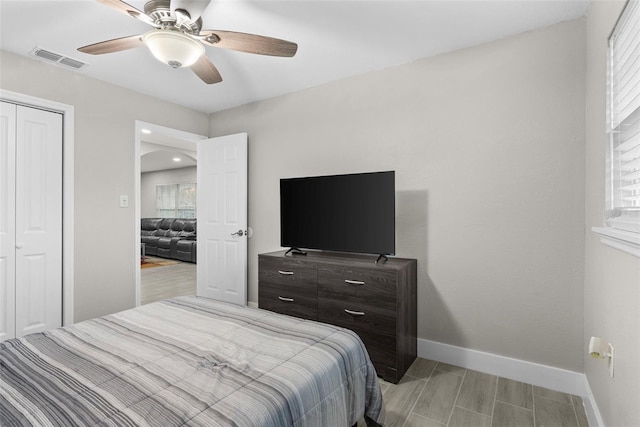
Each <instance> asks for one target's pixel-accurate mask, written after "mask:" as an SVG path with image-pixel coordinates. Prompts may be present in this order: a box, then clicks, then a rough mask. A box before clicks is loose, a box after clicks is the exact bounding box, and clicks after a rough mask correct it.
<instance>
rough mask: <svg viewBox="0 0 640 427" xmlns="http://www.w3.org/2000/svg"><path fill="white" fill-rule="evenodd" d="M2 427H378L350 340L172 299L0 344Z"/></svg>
mask: <svg viewBox="0 0 640 427" xmlns="http://www.w3.org/2000/svg"><path fill="white" fill-rule="evenodd" d="M0 364H1V366H0V368H1V373H0V425H2V426H25V425H26V426H29V425H32V426H94V425H100V426H158V427H170V426H187V425H188V426H208V427H210V426H263V427H283V426H309V427H311V426H318V427H320V426H322V427H333V426H335V427H339V426H352V425H354V424H355V423H357V422H358V420H359V419H360V418H361V417H362V416H365V419H366V421H367V424H368V425H376V424H377V425H383V424H384V418H385V413H384V405H383V402H382V394H381V391H380V386H379V383H378V380H377V377H376V372H375V369H374V368H373V365H372V364H371V362H370V360H369V356H368V354H367V352H366V349H365V347H364V345H363V344H362V342H361V341H360V339H359V338H358V336H357V335H356V334H355V333H353V332H351V331H349V330H347V329H342V328H339V327H336V326H331V325H326V324H323V323H318V322H312V321H305V320H301V319H297V318H293V317H289V316H283V315H280V314H276V313H272V312H269V311H265V310H260V309H253V308H248V307H240V306H235V305H231V304H226V303H221V302H218V301H213V300H209V299H205V298H198V297H180V298H174V299H170V300H166V301H162V302H157V303H153V304H148V305H144V306H140V307H137V308H135V309H131V310H127V311H123V312H120V313H116V314H113V315H109V316H105V317H101V318H97V319H93V320H89V321H85V322H81V323H77V324H75V325H72V326H68V327H64V328H60V329H55V330H52V331H48V332H44V333H37V334H32V335H28V336H26V337H23V338H20V339H13V340H8V341H5V342H3V343H0Z"/></svg>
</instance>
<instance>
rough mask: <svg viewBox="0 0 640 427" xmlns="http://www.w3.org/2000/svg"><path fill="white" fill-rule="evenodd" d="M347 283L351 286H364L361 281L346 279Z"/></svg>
mask: <svg viewBox="0 0 640 427" xmlns="http://www.w3.org/2000/svg"><path fill="white" fill-rule="evenodd" d="M344 281H345V283H348V284H350V285H364V282H362V281H360V280H349V279H344Z"/></svg>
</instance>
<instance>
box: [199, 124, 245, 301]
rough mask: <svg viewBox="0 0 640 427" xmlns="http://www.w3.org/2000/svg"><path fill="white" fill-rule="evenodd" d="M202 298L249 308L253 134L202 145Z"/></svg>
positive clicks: (200, 240)
mask: <svg viewBox="0 0 640 427" xmlns="http://www.w3.org/2000/svg"><path fill="white" fill-rule="evenodd" d="M197 192H198V194H197V199H198V207H197V210H198V212H197V218H198V247H197V276H198V279H197V281H198V283H197V295H198V296H202V297H207V298H212V299H216V300H220V301H226V302H231V303H234V304H239V305H246V304H247V229H248V227H247V134H246V133H240V134H235V135H228V136H223V137H219V138H212V139H206V140H203V141H199V142H198V189H197Z"/></svg>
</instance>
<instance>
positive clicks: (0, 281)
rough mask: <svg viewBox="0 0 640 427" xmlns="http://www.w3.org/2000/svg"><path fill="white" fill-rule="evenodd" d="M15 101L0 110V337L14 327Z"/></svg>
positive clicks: (8, 334)
mask: <svg viewBox="0 0 640 427" xmlns="http://www.w3.org/2000/svg"><path fill="white" fill-rule="evenodd" d="M15 158H16V105H15V104H9V103H6V102H3V103H2V106H1V110H0V341H4V340H6V339H9V338H14V337H15V331H16V310H15V308H16V306H15V299H16V295H15V283H16V268H15V267H16V256H15V254H16V233H15V223H16V216H15V211H16V210H15V200H16V180H15V179H16V178H15V177H16V163H15Z"/></svg>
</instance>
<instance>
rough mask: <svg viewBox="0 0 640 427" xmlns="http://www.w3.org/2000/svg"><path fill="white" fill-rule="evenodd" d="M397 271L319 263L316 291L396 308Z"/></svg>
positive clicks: (330, 295)
mask: <svg viewBox="0 0 640 427" xmlns="http://www.w3.org/2000/svg"><path fill="white" fill-rule="evenodd" d="M396 280H397V274H396V272H395V271H393V270H384V269H368V268H347V267H333V266H331V267H325V266H319V267H318V292H319V295H323V296H325V297H330V298H333V297H339V298H345V297H348V298H350V299H351V298H355V299H358V300H360V301H362V302H370V303H371V304H373V305H380V304H381V303H382V304H384V305H385V306H386V307H388V308H389V309H391V310H395V309H396V294H397V290H396V288H397V286H396V283H397V282H396Z"/></svg>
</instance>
